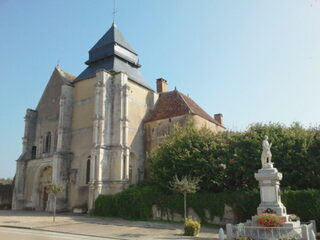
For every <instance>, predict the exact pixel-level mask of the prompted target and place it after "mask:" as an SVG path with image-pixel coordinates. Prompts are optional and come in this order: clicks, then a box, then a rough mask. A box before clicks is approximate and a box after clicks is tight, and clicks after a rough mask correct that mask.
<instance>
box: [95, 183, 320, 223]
mask: <svg viewBox="0 0 320 240" xmlns="http://www.w3.org/2000/svg"><path fill="white" fill-rule="evenodd" d="M282 201H283V203H284V204H285V206H286V207H287V211H288V213H294V214H296V215H298V216H299V217H300V218H301V220H302V221H308V220H311V219H314V220H316V221H320V191H319V190H298V191H293V190H290V191H285V192H284V193H283V196H282ZM187 202H188V207H191V208H193V209H194V211H195V212H196V213H197V214H198V216H199V217H200V218H201V221H202V222H207V221H208V219H206V217H205V209H207V210H208V211H209V212H210V215H211V216H220V217H222V216H223V213H224V204H227V205H229V206H231V207H232V208H233V209H234V213H235V215H236V218H237V221H238V222H241V221H245V220H246V219H250V218H251V216H252V215H255V214H256V209H257V207H258V205H259V203H260V195H259V192H258V191H242V192H223V193H207V192H199V193H195V194H191V195H188V200H187ZM153 204H156V205H157V206H158V207H159V208H160V209H161V210H162V212H165V211H170V212H171V213H173V212H177V213H180V214H181V215H183V197H182V195H178V194H173V193H171V192H163V191H162V190H161V189H160V188H158V187H150V186H146V187H132V188H129V189H127V190H125V191H123V192H121V193H118V194H115V195H108V196H106V195H100V196H99V197H98V198H97V200H96V202H95V212H94V214H95V215H98V216H109V217H121V218H126V219H135V220H150V219H151V218H152V205H153Z"/></svg>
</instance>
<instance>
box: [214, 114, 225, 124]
mask: <svg viewBox="0 0 320 240" xmlns="http://www.w3.org/2000/svg"><path fill="white" fill-rule="evenodd" d="M214 120H216V121H217V122H218V123H220V125H222V126H223V115H222V114H221V113H217V114H215V115H214Z"/></svg>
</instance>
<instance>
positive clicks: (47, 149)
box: [44, 132, 51, 153]
mask: <svg viewBox="0 0 320 240" xmlns="http://www.w3.org/2000/svg"><path fill="white" fill-rule="evenodd" d="M50 148H51V132H48V133H47V136H46V142H45V146H44V152H45V153H49V152H50Z"/></svg>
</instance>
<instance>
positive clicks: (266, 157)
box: [261, 136, 272, 167]
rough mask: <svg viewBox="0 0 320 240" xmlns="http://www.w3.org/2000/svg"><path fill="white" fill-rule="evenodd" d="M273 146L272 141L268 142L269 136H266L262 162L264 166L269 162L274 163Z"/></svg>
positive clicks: (263, 142)
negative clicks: (272, 159) (272, 160)
mask: <svg viewBox="0 0 320 240" xmlns="http://www.w3.org/2000/svg"><path fill="white" fill-rule="evenodd" d="M271 146H272V143H269V142H268V136H264V139H263V141H262V154H261V164H262V167H264V166H266V165H267V164H270V163H272V162H271V157H272V154H271V150H270V149H271Z"/></svg>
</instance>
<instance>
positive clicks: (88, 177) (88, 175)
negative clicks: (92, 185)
mask: <svg viewBox="0 0 320 240" xmlns="http://www.w3.org/2000/svg"><path fill="white" fill-rule="evenodd" d="M90 165H91V156H89V157H88V160H87V169H86V184H88V183H89V181H90Z"/></svg>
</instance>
